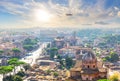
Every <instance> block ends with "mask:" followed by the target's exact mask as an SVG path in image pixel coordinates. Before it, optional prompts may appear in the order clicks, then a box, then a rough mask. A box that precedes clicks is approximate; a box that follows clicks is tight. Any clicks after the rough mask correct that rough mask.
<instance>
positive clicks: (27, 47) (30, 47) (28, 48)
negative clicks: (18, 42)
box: [23, 45, 34, 51]
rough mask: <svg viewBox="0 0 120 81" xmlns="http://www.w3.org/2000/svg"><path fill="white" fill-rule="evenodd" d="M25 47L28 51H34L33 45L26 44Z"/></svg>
mask: <svg viewBox="0 0 120 81" xmlns="http://www.w3.org/2000/svg"><path fill="white" fill-rule="evenodd" d="M23 48H24V49H25V50H27V51H32V50H33V49H34V47H33V45H24V46H23Z"/></svg>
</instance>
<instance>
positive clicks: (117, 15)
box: [0, 0, 120, 28]
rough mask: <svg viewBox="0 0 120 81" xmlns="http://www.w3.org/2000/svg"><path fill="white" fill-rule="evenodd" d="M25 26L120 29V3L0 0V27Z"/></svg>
mask: <svg viewBox="0 0 120 81" xmlns="http://www.w3.org/2000/svg"><path fill="white" fill-rule="evenodd" d="M67 14H72V15H67ZM26 27H28V28H29V27H48V28H51V27H52V28H56V27H59V28H60V27H72V28H115V27H118V28H120V0H0V28H26Z"/></svg>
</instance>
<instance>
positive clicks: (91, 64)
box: [70, 51, 107, 81]
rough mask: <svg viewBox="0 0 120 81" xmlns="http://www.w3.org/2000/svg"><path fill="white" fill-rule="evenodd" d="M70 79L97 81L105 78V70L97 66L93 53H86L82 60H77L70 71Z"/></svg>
mask: <svg viewBox="0 0 120 81" xmlns="http://www.w3.org/2000/svg"><path fill="white" fill-rule="evenodd" d="M70 78H71V79H74V80H80V81H97V80H98V79H102V78H107V69H106V68H104V67H103V66H102V65H99V63H98V61H97V58H96V56H95V55H94V54H93V52H91V51H89V52H87V53H86V54H85V55H84V56H83V57H82V60H77V61H76V65H75V66H74V67H73V68H72V69H71V70H70Z"/></svg>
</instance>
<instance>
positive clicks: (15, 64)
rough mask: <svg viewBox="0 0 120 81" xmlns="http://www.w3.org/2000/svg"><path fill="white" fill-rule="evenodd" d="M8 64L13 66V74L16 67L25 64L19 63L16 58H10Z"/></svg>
mask: <svg viewBox="0 0 120 81" xmlns="http://www.w3.org/2000/svg"><path fill="white" fill-rule="evenodd" d="M8 64H9V65H12V66H14V73H15V71H16V66H20V65H23V64H25V62H22V61H19V60H18V58H12V59H10V60H9V61H8Z"/></svg>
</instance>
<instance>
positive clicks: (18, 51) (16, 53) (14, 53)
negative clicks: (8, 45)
mask: <svg viewBox="0 0 120 81" xmlns="http://www.w3.org/2000/svg"><path fill="white" fill-rule="evenodd" d="M12 52H13V57H19V56H20V52H21V51H20V49H19V48H13V49H12Z"/></svg>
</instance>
